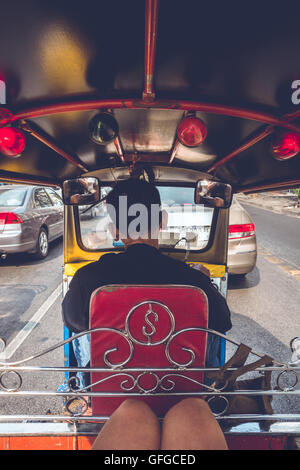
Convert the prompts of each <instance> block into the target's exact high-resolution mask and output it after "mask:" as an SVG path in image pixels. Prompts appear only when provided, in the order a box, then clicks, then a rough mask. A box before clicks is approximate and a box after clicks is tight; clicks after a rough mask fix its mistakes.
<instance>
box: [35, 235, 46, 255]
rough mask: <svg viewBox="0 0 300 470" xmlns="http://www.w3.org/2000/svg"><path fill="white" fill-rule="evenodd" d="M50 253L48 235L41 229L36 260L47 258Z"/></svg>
mask: <svg viewBox="0 0 300 470" xmlns="http://www.w3.org/2000/svg"><path fill="white" fill-rule="evenodd" d="M48 251H49V240H48V234H47V231H46V230H45V229H44V228H41V230H40V233H39V236H38V239H37V244H36V252H35V258H37V259H43V258H46V256H47V255H48Z"/></svg>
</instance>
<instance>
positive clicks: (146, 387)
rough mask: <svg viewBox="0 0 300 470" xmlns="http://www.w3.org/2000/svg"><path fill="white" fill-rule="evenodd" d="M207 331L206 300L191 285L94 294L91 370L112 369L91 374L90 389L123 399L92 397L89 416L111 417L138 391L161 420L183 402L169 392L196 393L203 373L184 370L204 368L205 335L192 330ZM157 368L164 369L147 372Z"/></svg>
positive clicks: (104, 289) (109, 289)
mask: <svg viewBox="0 0 300 470" xmlns="http://www.w3.org/2000/svg"><path fill="white" fill-rule="evenodd" d="M207 327H208V302H207V297H206V294H205V293H204V292H203V291H202V290H201V289H199V288H196V287H192V286H184V285H183V286H182V285H181V286H179V285H176V286H175V285H143V286H142V285H109V286H104V287H100V288H98V289H97V290H95V291H94V293H93V294H92V296H91V301H90V328H91V329H94V328H101V331H98V332H95V333H92V334H91V367H99V368H104V367H106V368H108V370H109V371H110V372H111V369H113V370H114V371H113V374H111V373H110V374H107V373H105V372H93V373H91V383H92V384H95V385H93V387H92V391H93V392H105V393H109V392H111V393H116V392H117V393H120V392H123V393H124V396H122V397H113V396H107V397H94V398H93V399H92V409H93V414H94V415H99V416H110V415H111V413H112V412H113V411H114V410H115V409H116V408H117V407H118V406H119V405H120V404H121V402H122V401H123V400H125V399H126V398H132V395H130V393H137V394H139V395H140V398H141V399H143V400H145V401H146V402H147V403H148V404H149V405H150V406H151V408H152V409H153V411H155V412H156V413H157V415H158V416H163V415H164V414H165V413H166V411H167V410H168V409H169V408H170V407H171V406H173V405H174V404H175V403H176V402H177V401H179V400H180V399H181V398H182V397H180V396H178V395H175V394H174V395H172V396H171V395H170V394H172V393H174V392H176V393H179V392H182V393H186V392H187V391H188V392H192V391H199V385H198V384H197V383H196V381H197V382H200V383H202V382H203V371H193V372H192V371H187V370H183V369H186V368H188V367H192V368H199V367H204V365H205V354H206V336H207V333H206V332H205V331H201V330H199V329H197V328H207ZM157 368H160V369H161V368H164V369H169V370H168V371H166V370H164V371H155V370H153V371H151V372H150V371H148V369H157ZM127 369H131V370H130V371H128V370H127ZM132 369H138V370H134V371H132ZM112 375H113V377H112ZM100 381H101V383H98V384H97V385H96V382H100ZM200 390H201V389H200ZM153 394H155V395H156V396H153ZM150 395H151V396H150ZM134 398H136V397H134Z"/></svg>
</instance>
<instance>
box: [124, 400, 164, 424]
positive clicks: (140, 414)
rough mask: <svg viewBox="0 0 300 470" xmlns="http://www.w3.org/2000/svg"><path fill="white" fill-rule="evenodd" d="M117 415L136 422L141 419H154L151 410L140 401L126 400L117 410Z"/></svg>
mask: <svg viewBox="0 0 300 470" xmlns="http://www.w3.org/2000/svg"><path fill="white" fill-rule="evenodd" d="M117 411H118V414H122V415H125V416H127V417H128V418H130V419H133V420H137V419H143V418H146V417H147V418H148V419H149V417H151V418H153V419H154V418H156V417H155V415H154V413H153V412H152V410H151V408H150V407H149V406H148V405H147V404H146V403H145V402H143V401H142V400H135V399H132V398H130V399H127V400H125V401H123V403H122V404H121V405H120V406H119V408H118V410H117Z"/></svg>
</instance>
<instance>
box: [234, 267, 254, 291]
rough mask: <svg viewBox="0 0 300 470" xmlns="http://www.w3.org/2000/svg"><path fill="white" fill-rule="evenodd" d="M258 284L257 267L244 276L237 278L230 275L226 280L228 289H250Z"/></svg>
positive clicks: (237, 276)
mask: <svg viewBox="0 0 300 470" xmlns="http://www.w3.org/2000/svg"><path fill="white" fill-rule="evenodd" d="M259 283H260V272H259V269H258V267H257V266H255V268H254V269H253V271H251V273H248V274H246V276H239V275H233V274H230V275H229V278H228V289H232V290H234V289H250V288H251V287H255V286H257V285H258V284H259Z"/></svg>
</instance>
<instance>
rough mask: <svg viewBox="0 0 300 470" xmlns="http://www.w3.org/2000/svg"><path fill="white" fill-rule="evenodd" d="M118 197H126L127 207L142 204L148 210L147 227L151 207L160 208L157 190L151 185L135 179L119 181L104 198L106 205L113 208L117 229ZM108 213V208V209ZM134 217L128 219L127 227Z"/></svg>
mask: <svg viewBox="0 0 300 470" xmlns="http://www.w3.org/2000/svg"><path fill="white" fill-rule="evenodd" d="M120 196H127V207H128V208H129V207H130V206H131V205H133V204H143V205H144V206H146V208H147V210H148V227H149V229H150V227H151V206H152V205H153V204H155V205H158V206H159V207H161V199H160V194H159V191H158V189H157V188H156V186H155V185H154V184H153V183H148V182H147V181H145V180H140V179H137V178H129V179H127V180H123V181H119V182H118V183H117V184H116V185H115V187H114V188H113V189H112V191H111V192H110V193H109V194H108V196H107V197H106V203H107V204H110V205H111V206H113V207H114V209H115V211H116V226H117V228H118V229H119V226H118V221H119V213H120V207H119V204H120V199H119V198H120ZM108 212H109V207H108ZM134 218H135V217H128V225H129V224H130V222H131V220H133V219H134Z"/></svg>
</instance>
